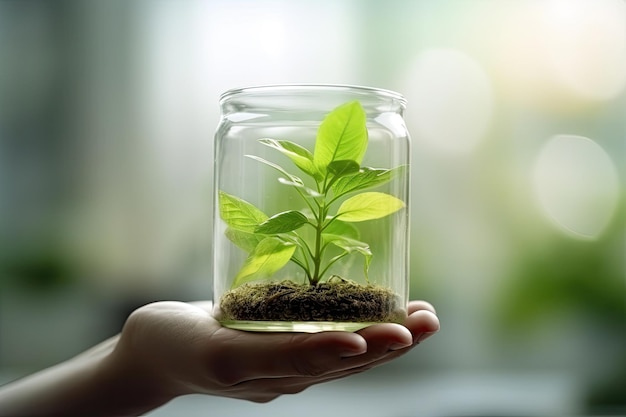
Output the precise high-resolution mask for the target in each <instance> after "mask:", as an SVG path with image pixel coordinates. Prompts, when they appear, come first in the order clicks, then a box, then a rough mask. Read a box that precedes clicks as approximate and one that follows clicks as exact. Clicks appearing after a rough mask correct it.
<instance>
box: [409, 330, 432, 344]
mask: <svg viewBox="0 0 626 417" xmlns="http://www.w3.org/2000/svg"><path fill="white" fill-rule="evenodd" d="M435 333H437V332H424V333H420V334H418V335H417V337H416V338H415V340H414V341H413V343H414V344H416V345H417V344H418V343H422V342H423V341H424V340H426V339H428V338H429V337H430V336H432V335H434V334H435Z"/></svg>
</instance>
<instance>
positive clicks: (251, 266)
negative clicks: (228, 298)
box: [233, 236, 296, 288]
mask: <svg viewBox="0 0 626 417" xmlns="http://www.w3.org/2000/svg"><path fill="white" fill-rule="evenodd" d="M295 251H296V245H294V244H293V243H291V242H286V241H284V240H282V239H280V238H278V237H275V236H270V237H267V238H265V239H263V240H262V241H261V242H260V243H259V244H258V245H257V246H256V248H254V250H253V251H252V253H250V255H249V256H248V258H247V259H246V261H245V262H244V264H243V266H242V268H241V270H240V271H239V273H238V274H237V276H236V277H235V280H234V282H233V288H234V287H238V286H240V285H241V284H244V283H246V282H250V281H254V280H257V279H261V278H266V277H268V276H270V275H272V274H274V273H275V272H276V271H278V270H280V269H281V268H282V267H283V266H285V265H286V264H287V262H289V260H290V259H291V256H292V255H293V253H294V252H295Z"/></svg>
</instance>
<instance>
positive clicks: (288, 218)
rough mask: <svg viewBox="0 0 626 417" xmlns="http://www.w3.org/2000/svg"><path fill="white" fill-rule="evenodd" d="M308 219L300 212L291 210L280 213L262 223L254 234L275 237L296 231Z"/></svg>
mask: <svg viewBox="0 0 626 417" xmlns="http://www.w3.org/2000/svg"><path fill="white" fill-rule="evenodd" d="M307 221H308V219H307V217H306V216H305V215H304V214H302V213H300V212H299V211H295V210H289V211H284V212H282V213H278V214H276V215H274V216H272V217H270V218H269V219H267V220H266V221H264V222H263V223H261V224H260V225H259V226H258V227H257V228H256V229H255V230H254V233H262V234H266V235H273V234H277V233H287V232H291V231H292V230H296V229H298V228H299V227H302V226H303V225H304V224H305V223H307Z"/></svg>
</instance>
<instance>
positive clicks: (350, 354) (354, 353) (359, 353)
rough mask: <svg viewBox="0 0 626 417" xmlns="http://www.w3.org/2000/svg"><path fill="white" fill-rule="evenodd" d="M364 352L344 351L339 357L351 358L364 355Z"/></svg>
mask: <svg viewBox="0 0 626 417" xmlns="http://www.w3.org/2000/svg"><path fill="white" fill-rule="evenodd" d="M365 352H366V351H354V350H346V351H345V352H341V353H340V354H339V356H341V357H342V358H351V357H353V356H359V355H362V354H364V353H365Z"/></svg>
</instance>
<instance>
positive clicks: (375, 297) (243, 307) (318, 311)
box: [220, 279, 405, 322]
mask: <svg viewBox="0 0 626 417" xmlns="http://www.w3.org/2000/svg"><path fill="white" fill-rule="evenodd" d="M220 308H221V310H222V314H223V319H225V320H254V321H256V320H262V321H345V322H397V321H400V320H401V318H402V317H403V314H405V312H404V307H403V306H400V305H399V297H398V296H397V295H396V294H395V293H394V292H393V291H391V290H390V289H388V288H383V287H378V286H374V285H361V284H358V283H356V282H353V281H348V280H344V279H335V280H331V281H329V282H324V283H320V284H317V285H309V284H296V283H294V282H292V281H283V282H263V283H255V284H245V285H242V286H240V287H237V288H235V289H232V290H230V291H228V292H226V293H225V294H224V295H223V296H222V298H221V300H220Z"/></svg>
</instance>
